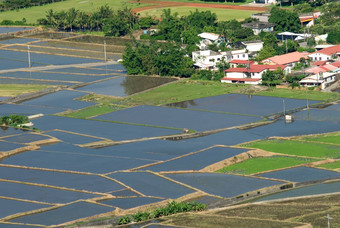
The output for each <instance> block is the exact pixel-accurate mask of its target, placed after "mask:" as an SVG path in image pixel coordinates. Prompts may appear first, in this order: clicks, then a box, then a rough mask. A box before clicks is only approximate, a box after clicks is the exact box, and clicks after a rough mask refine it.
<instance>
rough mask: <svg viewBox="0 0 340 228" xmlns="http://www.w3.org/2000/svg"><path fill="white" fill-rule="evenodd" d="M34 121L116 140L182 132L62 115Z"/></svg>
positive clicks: (45, 127)
mask: <svg viewBox="0 0 340 228" xmlns="http://www.w3.org/2000/svg"><path fill="white" fill-rule="evenodd" d="M0 108H1V106H0ZM36 113H41V112H36ZM42 113H43V112H42ZM33 122H34V125H35V126H36V127H37V128H38V129H40V130H43V131H48V130H53V129H59V130H64V131H70V132H75V133H80V134H84V135H91V136H95V137H101V138H108V139H111V140H115V141H121V140H129V139H138V138H144V137H156V136H165V135H172V134H177V133H182V130H177V129H166V128H159V127H147V126H138V125H130V124H119V123H111V122H103V121H94V120H82V119H75V118H66V117H61V116H43V117H41V118H38V119H35V120H34V121H33Z"/></svg>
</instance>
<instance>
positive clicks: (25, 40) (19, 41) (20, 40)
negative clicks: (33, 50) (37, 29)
mask: <svg viewBox="0 0 340 228" xmlns="http://www.w3.org/2000/svg"><path fill="white" fill-rule="evenodd" d="M0 31H1V28H0ZM34 41H39V40H38V39H32V38H14V39H8V40H1V41H0V44H26V43H29V42H34ZM26 48H27V47H26Z"/></svg>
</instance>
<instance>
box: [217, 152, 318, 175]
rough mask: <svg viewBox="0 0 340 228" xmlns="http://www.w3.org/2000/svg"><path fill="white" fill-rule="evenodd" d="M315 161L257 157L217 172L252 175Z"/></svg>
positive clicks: (296, 158) (282, 157) (281, 157)
mask: <svg viewBox="0 0 340 228" xmlns="http://www.w3.org/2000/svg"><path fill="white" fill-rule="evenodd" d="M314 161H317V160H316V159H310V158H298V157H286V156H272V157H262V158H261V157H258V158H253V159H248V160H245V161H243V162H240V163H236V164H233V165H231V166H227V167H224V168H222V169H220V170H218V171H217V172H219V173H237V174H253V173H259V172H264V171H269V170H275V169H281V168H286V167H290V166H296V165H301V164H306V163H310V162H314Z"/></svg>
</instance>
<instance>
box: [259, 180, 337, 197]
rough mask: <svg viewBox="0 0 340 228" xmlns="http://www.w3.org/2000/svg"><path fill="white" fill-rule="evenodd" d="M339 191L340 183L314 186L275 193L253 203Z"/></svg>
mask: <svg viewBox="0 0 340 228" xmlns="http://www.w3.org/2000/svg"><path fill="white" fill-rule="evenodd" d="M339 189H340V182H331V183H323V184H316V185H312V186H307V187H301V188H296V189H292V190H288V191H285V192H280V193H276V194H273V195H269V196H265V197H263V198H260V199H257V200H255V202H261V201H267V200H276V199H285V198H291V197H300V196H309V195H317V194H327V193H338V192H339Z"/></svg>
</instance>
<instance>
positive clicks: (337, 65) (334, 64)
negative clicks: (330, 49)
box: [331, 62, 340, 67]
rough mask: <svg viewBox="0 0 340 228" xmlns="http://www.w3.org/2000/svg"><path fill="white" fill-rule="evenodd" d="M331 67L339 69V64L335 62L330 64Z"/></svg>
mask: <svg viewBox="0 0 340 228" xmlns="http://www.w3.org/2000/svg"><path fill="white" fill-rule="evenodd" d="M331 65H332V66H335V67H340V62H335V63H332V64H331Z"/></svg>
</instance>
